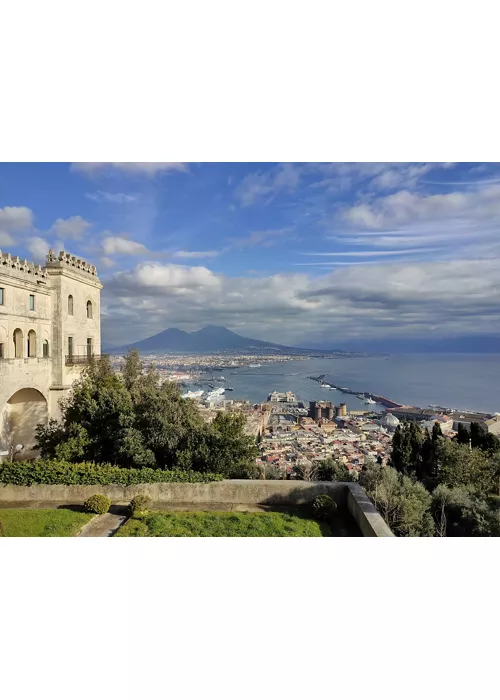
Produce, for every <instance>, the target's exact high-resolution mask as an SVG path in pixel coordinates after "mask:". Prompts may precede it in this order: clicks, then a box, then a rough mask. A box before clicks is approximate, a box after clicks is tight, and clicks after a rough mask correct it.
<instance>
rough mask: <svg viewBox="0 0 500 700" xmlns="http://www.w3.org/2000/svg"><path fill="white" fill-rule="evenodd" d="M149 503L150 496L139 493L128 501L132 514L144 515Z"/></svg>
mask: <svg viewBox="0 0 500 700" xmlns="http://www.w3.org/2000/svg"><path fill="white" fill-rule="evenodd" d="M150 505H151V499H150V497H149V496H145V495H141V494H139V495H137V496H135V497H134V498H133V499H132V500H131V501H130V503H129V509H130V512H131V513H132V515H146V513H147V512H148V510H149V506H150Z"/></svg>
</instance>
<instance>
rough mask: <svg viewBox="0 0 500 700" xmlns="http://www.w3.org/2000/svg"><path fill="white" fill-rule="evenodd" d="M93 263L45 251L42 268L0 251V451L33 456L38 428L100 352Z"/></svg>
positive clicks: (54, 415)
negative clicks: (36, 428)
mask: <svg viewBox="0 0 500 700" xmlns="http://www.w3.org/2000/svg"><path fill="white" fill-rule="evenodd" d="M101 289H102V284H101V282H100V281H99V278H98V277H97V271H96V268H95V267H94V266H93V265H89V264H88V263H86V262H85V261H84V260H81V259H79V258H76V257H75V256H73V255H71V254H70V253H66V252H65V251H61V252H60V253H59V255H56V254H55V253H54V251H53V250H50V251H49V253H48V255H47V259H46V264H45V267H42V266H41V265H36V264H34V263H31V262H28V261H26V260H20V259H19V257H13V256H11V255H10V254H9V253H2V251H0V454H1V453H2V452H3V453H4V454H5V452H6V451H10V450H11V449H12V448H13V447H15V446H22V449H21V448H20V449H19V450H18V452H19V454H18V457H20V456H21V457H29V456H34V455H35V454H36V453H35V452H34V451H33V446H34V444H35V434H34V431H35V427H36V425H37V424H38V423H46V422H47V421H48V420H49V418H55V419H57V418H59V417H60V406H59V401H60V399H62V398H65V397H66V396H67V395H68V393H69V391H70V389H71V386H72V385H73V382H74V381H75V380H76V379H78V378H79V376H80V374H81V371H82V368H83V367H84V366H85V364H87V363H88V361H89V358H90V357H92V356H99V355H100V352H101V319H100V316H101V313H100V293H101Z"/></svg>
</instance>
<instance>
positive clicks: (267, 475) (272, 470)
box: [257, 464, 286, 481]
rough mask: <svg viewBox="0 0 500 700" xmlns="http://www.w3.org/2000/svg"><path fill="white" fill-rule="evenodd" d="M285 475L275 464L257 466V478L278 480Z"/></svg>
mask: <svg viewBox="0 0 500 700" xmlns="http://www.w3.org/2000/svg"><path fill="white" fill-rule="evenodd" d="M285 477H286V474H285V473H284V472H283V470H281V469H280V468H279V467H277V466H276V465H275V464H262V465H260V466H259V472H258V476H257V478H259V479H267V480H268V481H280V480H283V479H284V478H285Z"/></svg>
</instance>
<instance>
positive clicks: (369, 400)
mask: <svg viewBox="0 0 500 700" xmlns="http://www.w3.org/2000/svg"><path fill="white" fill-rule="evenodd" d="M365 403H367V404H376V403H377V402H376V401H374V400H373V399H370V398H368V399H365Z"/></svg>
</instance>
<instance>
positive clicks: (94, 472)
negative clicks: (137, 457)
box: [0, 459, 224, 486]
mask: <svg viewBox="0 0 500 700" xmlns="http://www.w3.org/2000/svg"><path fill="white" fill-rule="evenodd" d="M223 478H224V477H223V475H222V474H212V473H208V472H207V473H206V474H202V473H200V472H194V471H181V470H171V471H169V470H166V469H123V468H122V467H116V466H113V465H112V464H95V463H94V462H81V463H79V464H73V463H71V462H65V461H62V460H49V459H37V460H35V461H32V462H3V463H2V464H0V484H14V485H17V486H31V485H32V484H65V485H67V486H69V485H72V484H77V485H79V486H92V485H94V484H96V485H97V484H102V485H107V484H123V485H124V486H132V485H133V484H158V483H174V482H180V483H186V484H194V483H208V482H210V481H222V479H223Z"/></svg>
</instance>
